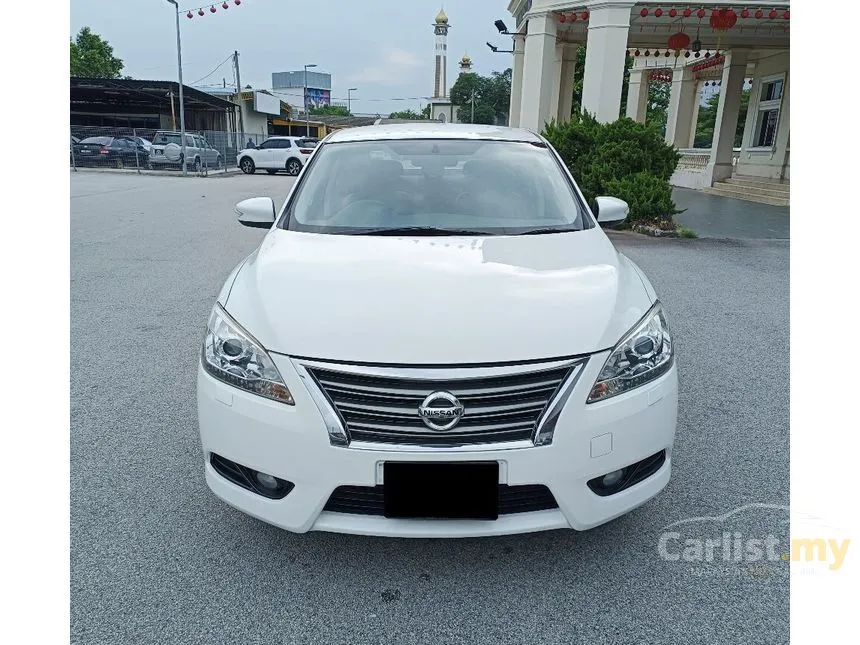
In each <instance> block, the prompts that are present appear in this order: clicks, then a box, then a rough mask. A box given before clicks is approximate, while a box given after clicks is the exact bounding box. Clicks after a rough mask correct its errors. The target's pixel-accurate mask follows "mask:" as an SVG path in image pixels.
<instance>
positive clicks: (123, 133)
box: [69, 126, 268, 176]
mask: <svg viewBox="0 0 860 645" xmlns="http://www.w3.org/2000/svg"><path fill="white" fill-rule="evenodd" d="M158 132H165V131H163V130H154V129H145V128H104V127H97V126H72V128H71V139H70V144H69V165H70V166H71V167H72V168H73V169H74V170H77V169H78V168H123V169H130V170H137V172H139V173H146V172H149V171H156V170H157V171H163V170H168V171H176V172H179V173H181V171H182V159H181V158H180V159H168V158H167V157H165V155H164V151H159V150H158V148H156V149H153V148H152V146H153V140H154V139H156V134H157V133H158ZM186 136H187V137H188V136H190V137H192V141H199V139H193V137H199V138H200V139H202V141H201V142H200V143H202V144H204V145H202V146H200V147H197V146H195V147H193V148H192V147H190V146H189V147H187V148H186V149H187V151H188V161H187V164H186V165H187V172H188V173H189V174H196V175H200V176H206V175H209V174H213V173H226V172H235V171H238V167H237V164H236V160H237V154H238V152H239V150H242V149H244V148H247V147H250V146H252V145H254V146H256V145H259V144H260V143H262V142H263V141H264V140H265V139H267V138H268V136H263V135H259V134H246V135H245V136H244V137H243V138H241V140H240V137H239V136H238V135H237V133H235V132H223V131H218V130H202V131H198V130H187V131H186ZM172 139H173V140H175V141H176V142H177V143H179V141H180V140H179V137H178V135H175V136H174V137H172ZM159 141H161V142H162V143H163V142H164V139H163V138H159ZM159 147H160V146H159ZM192 155H193V156H192Z"/></svg>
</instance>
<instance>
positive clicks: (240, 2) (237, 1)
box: [233, 0, 242, 7]
mask: <svg viewBox="0 0 860 645" xmlns="http://www.w3.org/2000/svg"><path fill="white" fill-rule="evenodd" d="M233 4H234V5H236V6H237V7H238V6H239V5H240V4H242V0H233Z"/></svg>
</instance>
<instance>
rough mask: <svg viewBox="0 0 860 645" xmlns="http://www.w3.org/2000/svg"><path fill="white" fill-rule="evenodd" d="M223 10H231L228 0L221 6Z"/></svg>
mask: <svg viewBox="0 0 860 645" xmlns="http://www.w3.org/2000/svg"><path fill="white" fill-rule="evenodd" d="M221 8H222V9H229V8H230V5H228V4H227V0H224V3H223V4H222V5H221Z"/></svg>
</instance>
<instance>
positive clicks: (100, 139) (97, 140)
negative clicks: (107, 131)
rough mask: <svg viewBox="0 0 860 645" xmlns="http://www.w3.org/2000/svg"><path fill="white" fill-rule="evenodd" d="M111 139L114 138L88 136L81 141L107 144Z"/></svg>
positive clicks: (101, 144) (100, 144)
mask: <svg viewBox="0 0 860 645" xmlns="http://www.w3.org/2000/svg"><path fill="white" fill-rule="evenodd" d="M111 141H112V139H111V138H110V137H88V138H86V139H84V140H83V141H81V143H91V144H93V145H99V146H106V145H108V144H109V143H110V142H111Z"/></svg>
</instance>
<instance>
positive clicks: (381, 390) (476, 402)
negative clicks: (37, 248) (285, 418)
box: [304, 360, 582, 446]
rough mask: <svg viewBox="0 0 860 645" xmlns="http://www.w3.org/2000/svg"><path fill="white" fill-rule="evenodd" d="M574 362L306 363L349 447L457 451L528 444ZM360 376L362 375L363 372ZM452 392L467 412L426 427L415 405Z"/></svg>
mask: <svg viewBox="0 0 860 645" xmlns="http://www.w3.org/2000/svg"><path fill="white" fill-rule="evenodd" d="M581 364H582V363H581V362H577V361H570V360H567V361H555V362H553V363H549V364H545V365H526V366H522V365H521V366H513V367H508V368H490V369H480V368H475V369H470V368H453V369H446V368H431V369H411V368H402V369H401V368H367V367H366V368H361V367H358V366H355V367H349V368H348V369H343V366H338V365H329V364H319V363H315V364H304V367H305V368H306V369H307V372H308V373H309V374H310V376H311V377H312V378H313V381H314V382H315V384H316V385H317V386H318V387H319V388H320V390H321V391H322V392H323V393H324V394H325V397H326V398H327V399H328V401H329V402H330V403H331V405H332V406H333V408H334V409H335V410H336V412H337V414H338V415H339V417H340V421H341V423H342V425H343V426H344V429H345V431H346V434H347V441H349V442H352V441H361V442H370V443H392V444H401V445H410V444H411V445H418V446H462V445H471V444H485V443H506V442H514V441H530V440H533V438H534V436H535V432H536V430H537V428H538V425H539V424H540V422H541V421H542V419H543V417H544V416H546V412H547V411H548V409H549V408H550V404H551V403H553V402H554V401H553V397H555V396H556V394H557V393H558V392H559V390H560V389H561V388H562V386H563V384H565V383H566V379H569V377H571V376H572V372H574V371H576V370H577V367H579V366H581ZM362 370H363V371H362ZM438 391H445V392H450V393H452V394H453V395H454V396H456V397H457V399H458V400H459V401H460V403H462V404H463V406H464V408H465V412H464V414H463V416H462V418H461V419H460V422H459V423H458V424H457V425H456V426H455V427H454V428H452V429H451V430H447V431H436V430H433V429H431V428H428V427H427V426H426V425H425V424H424V422H423V420H422V419H421V417H420V416H419V414H418V407H419V405H421V403H422V401H424V399H425V398H426V397H427V396H428V395H429V394H431V393H433V392H438Z"/></svg>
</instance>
